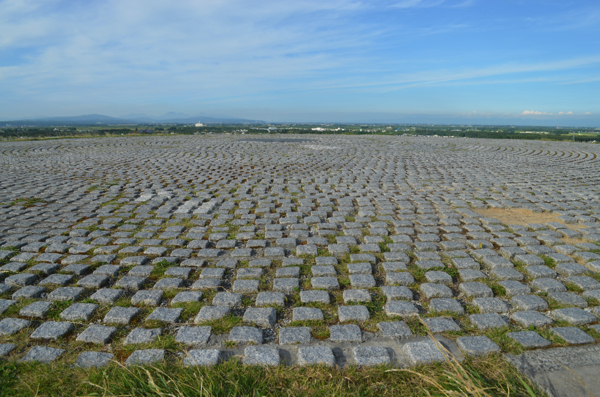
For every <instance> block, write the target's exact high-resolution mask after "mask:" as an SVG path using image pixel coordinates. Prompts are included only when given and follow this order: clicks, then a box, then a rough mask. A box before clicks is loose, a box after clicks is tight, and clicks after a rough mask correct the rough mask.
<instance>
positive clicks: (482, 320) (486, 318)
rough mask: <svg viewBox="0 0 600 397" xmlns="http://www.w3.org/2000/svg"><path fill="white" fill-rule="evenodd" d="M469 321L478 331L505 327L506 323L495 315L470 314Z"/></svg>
mask: <svg viewBox="0 0 600 397" xmlns="http://www.w3.org/2000/svg"><path fill="white" fill-rule="evenodd" d="M469 319H470V320H471V322H472V323H473V324H475V326H476V327H477V328H478V329H481V330H484V329H488V328H502V327H506V326H507V325H508V323H507V322H506V321H504V319H503V318H502V317H501V316H500V315H499V314H497V313H484V314H471V315H470V316H469Z"/></svg>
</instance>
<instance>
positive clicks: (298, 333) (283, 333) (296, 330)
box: [279, 327, 312, 345]
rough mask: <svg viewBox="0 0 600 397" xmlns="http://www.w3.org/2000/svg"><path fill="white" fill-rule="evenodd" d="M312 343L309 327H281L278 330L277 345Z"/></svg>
mask: <svg viewBox="0 0 600 397" xmlns="http://www.w3.org/2000/svg"><path fill="white" fill-rule="evenodd" d="M311 341H312V335H311V333H310V327H283V328H280V329H279V344H280V345H294V344H308V343H310V342H311Z"/></svg>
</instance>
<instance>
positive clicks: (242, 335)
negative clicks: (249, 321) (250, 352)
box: [229, 327, 263, 345]
mask: <svg viewBox="0 0 600 397" xmlns="http://www.w3.org/2000/svg"><path fill="white" fill-rule="evenodd" d="M229 340H230V341H232V342H238V343H251V344H255V345H262V343H263V332H262V330H260V329H258V328H254V327H233V328H232V329H231V332H230V333H229Z"/></svg>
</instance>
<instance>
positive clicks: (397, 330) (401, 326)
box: [377, 321, 413, 338]
mask: <svg viewBox="0 0 600 397" xmlns="http://www.w3.org/2000/svg"><path fill="white" fill-rule="evenodd" d="M377 328H379V330H380V331H381V334H382V335H383V337H384V338H409V337H411V336H413V333H412V331H411V330H410V328H409V327H408V325H406V323H405V322H404V321H391V322H381V323H378V324H377Z"/></svg>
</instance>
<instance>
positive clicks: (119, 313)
mask: <svg viewBox="0 0 600 397" xmlns="http://www.w3.org/2000/svg"><path fill="white" fill-rule="evenodd" d="M139 312H140V309H138V308H136V307H120V306H117V307H113V308H112V309H110V311H109V312H108V313H106V316H104V322H105V323H106V324H119V325H127V324H129V323H130V322H131V320H133V318H134V317H135V316H137V315H138V313H139Z"/></svg>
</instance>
